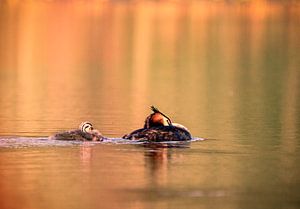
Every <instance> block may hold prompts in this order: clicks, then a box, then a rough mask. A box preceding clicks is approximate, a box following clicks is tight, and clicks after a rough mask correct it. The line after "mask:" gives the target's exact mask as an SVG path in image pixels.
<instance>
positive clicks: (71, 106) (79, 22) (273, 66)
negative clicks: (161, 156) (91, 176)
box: [0, 0, 300, 138]
mask: <svg viewBox="0 0 300 209" xmlns="http://www.w3.org/2000/svg"><path fill="white" fill-rule="evenodd" d="M0 11H1V12H0V95H1V97H0V135H22V136H47V135H49V134H52V133H54V132H57V131H59V130H66V129H72V128H76V127H77V126H78V125H79V124H80V123H81V122H82V121H84V120H90V121H91V122H93V123H94V124H95V126H96V127H97V128H99V129H100V130H101V131H102V132H103V134H105V135H108V136H114V137H115V136H120V135H122V134H124V133H127V132H128V131H130V130H132V129H133V128H138V127H141V126H142V124H143V121H144V119H145V117H146V116H147V115H148V114H149V113H150V110H149V106H150V105H155V106H157V107H158V108H159V109H161V111H163V112H165V113H166V114H167V115H169V116H170V117H171V118H172V119H173V120H174V121H176V122H179V123H183V124H185V125H186V126H187V127H189V128H190V129H191V131H192V132H193V133H194V134H195V135H197V136H205V137H213V138H214V137H218V136H220V135H222V136H224V134H226V133H228V134H231V135H232V134H238V133H236V132H239V130H240V129H243V128H245V127H246V126H247V127H248V126H252V129H253V130H254V129H255V132H256V131H263V130H259V129H260V127H263V126H268V125H271V126H275V127H276V130H275V131H276V132H278V133H274V134H279V132H280V130H281V128H282V127H287V126H288V127H289V128H288V132H289V133H291V132H299V129H298V127H299V126H298V125H296V124H299V118H300V117H299V109H300V108H299V107H300V106H299V105H300V101H299V89H300V88H299V72H300V71H299V69H300V68H299V67H300V58H299V55H300V40H299V34H300V27H299V25H300V24H299V21H300V20H299V19H300V14H299V11H300V4H299V2H297V1H188V2H187V1H100V0H91V1H81V0H78V1H77V0H76V1H72V0H68V1H54V0H53V1H51V0H47V1H46V0H25V1H19V0H4V1H1V3H0ZM264 131H265V130H264ZM245 134H251V133H245Z"/></svg>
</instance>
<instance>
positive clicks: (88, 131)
mask: <svg viewBox="0 0 300 209" xmlns="http://www.w3.org/2000/svg"><path fill="white" fill-rule="evenodd" d="M50 139H55V140H69V141H72V140H75V141H103V139H104V137H103V136H102V134H101V133H100V132H99V131H98V130H97V129H94V128H93V125H92V124H91V123H90V122H88V121H86V122H83V123H81V124H80V125H79V129H76V130H72V131H65V132H61V133H57V134H55V135H53V136H51V137H50Z"/></svg>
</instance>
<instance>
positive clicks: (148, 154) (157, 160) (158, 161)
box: [143, 142, 190, 186]
mask: <svg viewBox="0 0 300 209" xmlns="http://www.w3.org/2000/svg"><path fill="white" fill-rule="evenodd" d="M189 145H190V143H189V142H185V143H148V144H144V145H143V146H144V148H145V153H144V159H145V164H146V167H147V171H148V174H149V181H150V182H151V185H153V186H163V185H166V184H167V183H168V179H169V177H170V175H169V174H168V171H169V164H170V163H171V162H172V161H173V162H174V161H180V158H182V155H181V154H180V153H179V152H176V151H175V150H176V149H178V148H189ZM172 148H173V149H172ZM174 148H175V149H174Z"/></svg>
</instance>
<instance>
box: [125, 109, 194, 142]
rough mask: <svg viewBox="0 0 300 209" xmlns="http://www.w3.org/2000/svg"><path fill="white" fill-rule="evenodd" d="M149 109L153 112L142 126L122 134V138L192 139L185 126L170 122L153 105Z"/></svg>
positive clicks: (153, 140) (159, 140)
mask: <svg viewBox="0 0 300 209" xmlns="http://www.w3.org/2000/svg"><path fill="white" fill-rule="evenodd" d="M151 110H152V111H153V113H152V114H151V115H149V116H148V117H147V118H146V120H145V124H144V128H141V129H138V130H135V131H133V132H132V133H130V134H128V135H125V136H123V138H124V139H130V140H146V141H151V142H162V141H189V140H191V139H192V135H191V134H190V132H189V130H188V129H187V128H186V127H185V126H183V125H181V124H178V123H172V122H171V119H170V118H169V117H168V116H166V115H165V114H164V113H162V112H161V111H159V110H158V109H157V108H156V107H154V106H151Z"/></svg>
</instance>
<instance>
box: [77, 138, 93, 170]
mask: <svg viewBox="0 0 300 209" xmlns="http://www.w3.org/2000/svg"><path fill="white" fill-rule="evenodd" d="M79 152H80V163H81V165H82V167H83V170H84V171H89V170H90V169H89V168H90V164H91V159H92V147H91V146H90V145H89V144H85V142H84V143H83V144H82V146H80V148H79Z"/></svg>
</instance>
